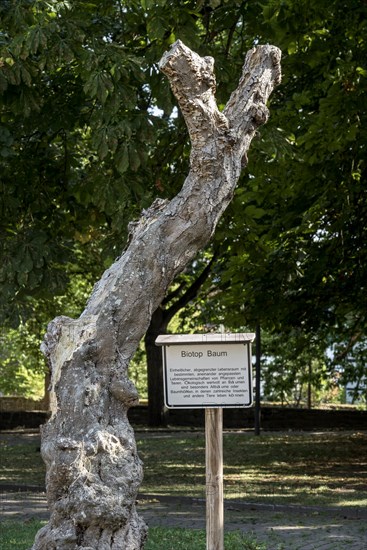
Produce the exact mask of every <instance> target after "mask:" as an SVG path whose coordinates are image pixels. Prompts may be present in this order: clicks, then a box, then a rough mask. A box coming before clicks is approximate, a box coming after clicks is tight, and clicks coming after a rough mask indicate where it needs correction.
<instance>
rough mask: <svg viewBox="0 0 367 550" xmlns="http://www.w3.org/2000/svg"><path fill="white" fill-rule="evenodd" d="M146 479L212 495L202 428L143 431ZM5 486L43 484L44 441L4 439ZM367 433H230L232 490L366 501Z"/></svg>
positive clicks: (180, 491)
mask: <svg viewBox="0 0 367 550" xmlns="http://www.w3.org/2000/svg"><path fill="white" fill-rule="evenodd" d="M137 443H138V449H139V454H140V456H141V458H142V459H143V461H144V473H145V478H144V482H143V485H142V487H141V492H145V493H151V494H158V495H159V494H160V495H163V494H168V495H186V496H194V497H199V498H200V497H201V498H204V495H205V440H204V437H203V435H202V434H201V433H187V434H182V433H173V434H167V433H162V434H160V435H155V436H150V435H149V433H148V434H137ZM0 455H1V459H0V483H9V484H10V483H18V484H27V485H42V484H43V483H44V467H43V463H42V460H41V457H40V455H39V452H38V445H37V444H33V443H28V444H26V445H11V444H9V443H4V442H2V443H0ZM366 457H367V434H366V433H361V432H360V433H358V432H355V433H352V432H327V433H322V434H321V433H320V434H314V433H312V434H310V433H303V434H294V433H289V434H271V433H266V434H263V435H261V436H260V437H255V436H253V435H252V434H244V433H230V434H225V435H224V494H225V498H227V499H243V500H247V501H250V502H261V503H268V504H297V505H303V506H310V505H312V506H345V507H353V506H358V507H362V506H366V505H367V499H366V493H367V459H366Z"/></svg>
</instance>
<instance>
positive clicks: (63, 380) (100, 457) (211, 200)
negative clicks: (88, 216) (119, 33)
mask: <svg viewBox="0 0 367 550" xmlns="http://www.w3.org/2000/svg"><path fill="white" fill-rule="evenodd" d="M160 68H161V70H162V71H163V72H164V73H165V74H166V75H167V76H168V78H169V79H170V83H171V87H172V89H173V92H174V93H175V95H176V97H177V99H178V102H179V105H180V108H181V110H182V113H183V115H184V116H185V119H186V124H187V126H188V129H189V133H190V137H191V142H192V152H191V167H190V173H189V175H188V177H187V178H186V181H185V183H184V185H183V188H182V190H181V191H180V192H179V193H178V195H176V197H175V198H174V199H173V200H172V201H171V202H169V203H167V202H166V201H160V200H156V201H155V202H154V203H153V205H152V206H151V207H150V208H149V209H148V210H147V211H146V212H145V213H144V214H143V216H142V217H141V219H140V220H139V221H138V222H137V223H136V224H134V226H133V227H132V228H131V230H132V236H131V242H130V244H129V246H128V248H127V249H126V251H125V252H124V254H123V255H122V256H121V257H120V258H119V259H118V260H117V261H116V262H115V263H114V264H113V265H112V266H111V267H110V268H109V269H108V270H107V271H106V272H105V273H104V275H103V276H102V278H101V280H100V281H99V282H98V283H97V284H96V286H95V287H94V290H93V293H92V295H91V297H90V300H89V302H88V304H87V306H86V309H85V310H84V312H83V314H82V315H81V316H80V318H79V319H76V320H73V319H70V318H67V317H57V318H56V319H54V321H52V322H51V323H50V325H49V327H48V332H47V334H46V337H45V342H44V347H43V349H44V353H45V354H46V356H47V357H48V359H49V363H50V366H51V370H52V378H51V410H52V416H51V418H50V420H49V422H48V423H47V424H46V425H45V427H44V429H43V430H42V446H41V450H42V456H43V459H44V460H45V462H46V467H47V480H46V481H47V496H48V503H49V507H50V511H51V518H50V521H49V523H48V524H47V525H46V526H45V527H44V528H43V529H41V530H40V531H39V532H38V534H37V536H36V540H35V542H34V545H33V550H41V549H42V550H46V549H47V550H51V549H70V550H71V549H73V550H74V549H75V548H80V549H84V550H87V549H88V550H91V549H98V550H117V549H119V550H122V549H124V550H137V549H140V548H143V545H144V540H145V537H146V526H145V524H144V522H143V521H142V520H141V518H140V517H139V516H138V514H137V512H136V509H135V500H136V495H137V492H138V488H139V485H140V483H141V480H142V466H141V463H140V460H139V458H138V455H137V451H136V444H135V439H134V434H133V430H132V428H131V426H130V424H129V422H128V419H127V411H128V409H129V407H130V406H131V405H133V404H135V403H137V401H138V395H137V392H136V389H135V387H134V386H133V384H132V383H131V382H130V381H129V379H128V378H127V368H128V364H129V361H130V359H131V357H132V356H133V354H134V352H135V350H136V348H137V346H138V345H139V341H140V339H141V338H142V337H143V335H144V334H145V333H146V330H147V328H148V326H149V323H150V319H151V317H152V314H153V312H154V311H156V309H157V308H158V306H159V305H160V303H161V302H162V300H163V298H164V296H165V295H166V293H167V289H168V287H169V285H170V284H171V282H172V281H173V279H174V277H175V276H176V275H177V274H178V273H179V272H180V271H181V270H182V269H183V268H184V267H185V265H186V264H187V263H188V262H189V261H190V260H192V259H193V258H194V256H195V255H196V253H197V252H198V251H199V250H200V249H201V248H202V247H203V246H204V245H205V244H206V243H207V242H208V240H209V239H210V237H211V235H212V234H213V232H214V230H215V227H216V224H217V222H218V220H219V218H220V216H221V214H222V213H223V211H224V209H225V208H226V206H227V205H228V203H229V202H230V200H231V198H232V195H233V191H234V188H235V185H236V182H237V180H238V177H239V174H240V171H241V161H242V160H243V159H246V158H247V157H246V152H247V150H248V148H249V145H250V142H251V139H252V138H253V136H254V133H255V131H256V128H257V127H258V126H259V125H260V124H262V123H264V122H265V121H266V119H267V108H266V106H265V104H266V101H267V99H268V97H269V94H270V93H271V91H272V89H273V86H274V85H275V84H277V83H279V81H280V52H279V50H278V49H277V48H275V47H272V46H259V47H257V48H254V49H253V50H251V51H250V52H249V53H248V54H247V56H246V60H245V64H244V69H243V74H242V78H241V80H240V83H239V86H238V88H237V89H236V91H235V92H234V93H233V94H232V95H231V98H230V100H229V102H228V104H227V106H226V108H225V110H224V112H223V113H220V112H219V111H218V109H217V106H216V103H215V99H214V92H215V77H214V74H213V59H212V58H208V57H205V58H201V57H199V56H198V55H197V54H195V53H193V52H192V51H191V50H189V49H188V48H187V47H185V46H184V45H183V44H182V42H180V41H177V42H176V43H175V44H174V45H173V46H172V48H171V50H170V51H169V52H167V53H166V54H165V55H164V56H163V58H162V60H161V62H160ZM242 164H243V163H242Z"/></svg>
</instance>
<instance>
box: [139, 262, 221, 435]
mask: <svg viewBox="0 0 367 550" xmlns="http://www.w3.org/2000/svg"><path fill="white" fill-rule="evenodd" d="M215 258H216V256H215V254H214V256H213V258H212V259H211V261H210V262H209V263H208V265H207V266H206V267H205V268H204V269H203V271H202V272H201V273H200V275H199V276H198V277H197V278H196V279H195V280H194V281H193V282H192V284H191V285H190V286H189V287H188V288H187V289H183V288H184V285H180V286H179V288H178V289H176V290H174V291H172V292H170V293H169V294H168V295H167V296H165V298H164V300H163V301H162V303H161V305H160V306H159V307H158V308H157V309H156V310H155V312H154V313H153V315H152V318H151V321H150V323H149V327H148V330H147V332H146V334H145V339H144V342H145V350H146V356H147V371H148V372H147V374H148V422H149V425H150V426H162V425H165V424H166V423H167V419H166V416H167V415H166V409H165V406H164V395H163V359H162V349H161V348H160V347H157V346H156V345H155V341H156V339H157V337H158V336H159V335H160V334H166V332H167V328H168V325H169V323H170V321H171V320H172V318H173V317H174V316H175V315H176V313H178V312H179V311H180V310H181V309H182V308H184V307H185V306H187V304H188V303H189V302H191V300H193V299H194V298H196V296H197V295H198V292H199V291H200V289H201V287H202V285H203V284H204V282H205V281H206V280H207V278H208V276H209V274H210V270H211V268H212V265H213V262H214V260H215ZM167 304H169V305H167ZM166 305H167V307H165V306H166Z"/></svg>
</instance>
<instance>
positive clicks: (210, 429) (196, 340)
mask: <svg viewBox="0 0 367 550" xmlns="http://www.w3.org/2000/svg"><path fill="white" fill-rule="evenodd" d="M254 337H255V335H254V334H252V333H250V334H243V333H241V334H238V333H237V334H169V335H162V336H158V338H157V339H156V345H158V346H163V364H164V377H163V378H164V396H165V404H166V407H168V408H177V409H186V408H193V409H205V468H206V550H224V505H223V408H224V407H227V408H228V407H231V408H234V407H236V408H237V407H250V406H251V405H252V372H251V370H252V369H251V342H252V341H253V340H254Z"/></svg>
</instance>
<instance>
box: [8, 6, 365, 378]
mask: <svg viewBox="0 0 367 550" xmlns="http://www.w3.org/2000/svg"><path fill="white" fill-rule="evenodd" d="M366 15H367V7H366V5H365V3H361V2H359V1H358V0H351V1H350V2H349V4H348V9H346V7H345V2H342V1H341V0H332V1H331V2H326V1H325V0H322V1H321V2H320V1H318V0H307V2H306V1H295V0H286V1H283V0H274V1H272V2H265V3H264V2H260V1H258V0H255V1H253V2H242V1H240V0H238V1H235V2H226V1H225V0H218V1H217V0H216V1H212V0H203V1H201V0H200V1H198V0H187V1H185V2H179V3H177V2H174V1H173V0H161V1H158V2H153V1H150V0H144V1H141V2H138V1H136V0H127V1H125V2H121V1H118V2H109V1H107V0H102V1H100V2H81V1H76V2H66V1H57V2H52V3H50V2H46V1H45V0H38V1H35V0H31V1H29V0H20V1H18V2H11V1H3V2H2V3H1V5H0V18H1V21H2V29H1V31H0V66H1V72H0V117H1V128H0V173H1V176H0V191H1V192H0V197H1V198H0V220H1V221H0V255H1V259H2V262H1V267H0V296H1V298H0V303H1V308H0V311H1V313H0V322H1V323H2V325H4V326H5V325H6V326H12V327H17V326H18V325H19V323H20V322H21V321H22V323H23V325H25V324H26V322H27V319H28V318H30V317H32V315H33V311H34V309H35V303H42V304H43V306H42V307H43V308H44V311H45V312H46V311H47V315H49V317H48V319H49V318H52V317H53V316H55V315H56V314H59V313H61V311H60V309H59V304H58V302H57V301H56V300H55V296H56V295H60V296H63V295H65V293H66V292H67V289H68V288H69V287H70V282H71V281H72V279H73V278H74V276H75V274H76V273H77V274H80V275H81V276H83V275H84V276H85V278H86V279H87V280H90V281H95V280H96V279H98V278H99V276H100V275H101V273H102V271H103V270H104V269H105V268H106V267H107V266H108V265H110V263H111V262H112V261H113V259H114V258H115V257H116V256H117V255H118V254H120V252H121V249H122V248H123V245H124V243H125V242H126V238H127V224H128V222H129V221H130V220H131V219H133V218H135V217H136V216H137V215H138V213H139V211H140V210H141V209H142V208H145V207H147V206H148V205H149V204H150V203H151V202H152V200H153V198H155V197H156V196H161V197H165V198H170V197H172V195H173V194H174V193H176V192H177V191H178V189H179V188H180V186H181V184H182V182H183V180H184V177H185V175H186V174H187V170H188V163H189V152H190V146H189V143H188V138H187V132H186V129H185V126H184V122H183V118H182V116H181V115H180V113H178V116H172V113H173V108H174V105H175V102H174V100H173V98H172V94H171V92H170V89H169V86H168V83H167V81H166V80H165V79H164V78H162V76H161V74H160V73H159V70H158V66H157V63H158V61H159V59H160V58H161V56H162V53H163V52H164V51H165V50H166V49H167V48H168V47H169V46H170V44H172V42H173V41H174V40H176V39H177V38H180V39H181V40H183V41H184V42H186V43H187V45H188V46H190V47H191V48H193V49H195V50H196V51H198V52H199V53H200V54H202V55H212V56H213V57H214V58H215V62H216V74H217V80H218V86H217V99H218V103H219V105H220V106H223V105H224V104H225V103H226V101H227V99H228V96H229V93H230V92H231V91H232V90H233V89H234V87H235V86H236V83H237V80H238V75H239V74H240V71H241V67H242V63H243V57H244V54H245V52H246V51H247V49H249V48H250V47H252V46H253V45H255V44H257V43H273V44H275V45H278V46H279V47H280V48H281V49H282V51H283V61H282V68H283V81H282V85H281V86H280V87H279V88H278V89H277V90H276V91H275V93H274V94H273V95H272V98H271V101H270V113H271V116H270V120H269V122H268V123H267V125H265V126H264V128H262V129H261V136H260V138H261V139H259V140H256V142H255V143H254V146H253V147H252V149H251V155H250V156H249V157H250V162H249V165H248V168H247V170H246V172H244V174H243V177H242V179H241V181H240V184H239V187H238V189H237V191H236V193H235V197H234V201H233V203H232V204H231V206H230V208H229V210H228V213H227V215H226V218H225V219H223V222H222V224H221V226H220V227H219V229H218V232H217V235H216V237H215V239H216V240H215V245H214V248H215V249H216V250H217V251H220V259H219V260H218V261H217V265H216V267H215V268H214V270H213V276H212V278H211V279H210V283H211V285H212V286H211V287H210V286H209V282H208V284H206V289H205V290H204V292H203V294H202V296H205V302H204V300H203V299H202V300H201V302H200V303H198V307H197V311H196V312H195V316H194V317H193V321H192V322H191V323H189V324H190V326H191V328H190V330H193V327H194V325H195V324H196V326H197V324H198V323H199V324H201V325H202V326H204V325H208V324H214V325H216V324H219V323H225V325H226V326H228V327H235V328H238V327H241V326H244V325H245V326H247V327H254V326H255V324H258V323H260V324H261V325H262V326H263V327H264V328H266V329H267V330H268V331H275V332H276V333H280V332H282V333H283V335H284V337H285V338H287V337H288V336H287V335H288V334H289V332H290V329H291V328H292V327H296V328H297V330H299V331H301V332H302V333H303V334H305V335H306V337H308V338H311V335H312V336H314V335H315V338H317V339H318V340H323V342H325V343H326V342H327V343H328V344H331V343H332V342H333V341H336V342H345V345H346V347H347V349H348V354H346V355H345V358H348V361H349V363H348V365H349V366H348V365H347V366H346V367H345V372H350V373H351V374H352V371H353V369H354V367H353V365H354V364H355V361H356V359H355V357H354V356H353V347H352V348H350V346H348V342H349V341H351V340H353V341H357V340H358V339H360V338H362V337H364V336H365V334H366V324H367V323H366V311H367V307H366V305H367V304H366V296H367V293H366V280H367V273H366V265H367V258H366V245H365V243H366V242H367V240H366V237H367V235H366V230H367V207H366V204H367V196H366V189H367V186H366V182H365V179H366V154H365V153H366V143H367V134H366V132H367V130H366V128H367V120H366V109H365V105H366V103H367V102H366V78H367V76H366V75H367V66H366V58H367V51H366V48H367V47H366V40H365V35H366V26H367V17H366ZM209 288H210V290H209ZM36 301H37V302H36ZM36 309H37V308H36ZM76 310H79V307H77V308H76ZM192 313H193V309H190V310H186V313H185V314H183V316H182V317H183V318H184V317H185V322H186V321H187V317H188V315H189V314H190V315H191V314H192ZM198 313H200V316H198ZM40 323H41V325H42V323H43V325H42V326H44V320H42V321H39V327H40V326H41V325H40ZM342 332H344V336H343V337H342V336H341V333H342ZM316 335H317V336H316ZM338 353H339V352H338ZM358 353H359V352H358V351H357V348H355V356H356V354H358ZM351 354H352V355H351ZM343 366H345V365H344V364H343ZM334 367H335V365H332V366H330V372H331V370H332V369H333V368H334Z"/></svg>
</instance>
